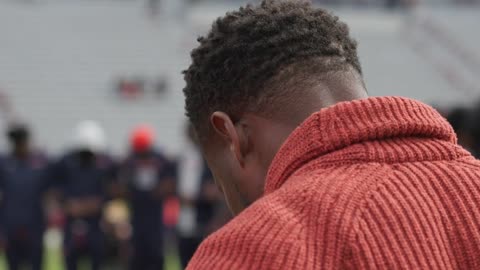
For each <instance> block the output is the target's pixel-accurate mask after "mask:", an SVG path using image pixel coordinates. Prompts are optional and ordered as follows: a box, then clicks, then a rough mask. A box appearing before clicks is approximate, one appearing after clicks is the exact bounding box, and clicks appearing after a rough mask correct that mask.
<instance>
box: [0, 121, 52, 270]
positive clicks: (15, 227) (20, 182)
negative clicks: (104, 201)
mask: <svg viewBox="0 0 480 270" xmlns="http://www.w3.org/2000/svg"><path fill="white" fill-rule="evenodd" d="M7 135H8V140H9V142H10V144H11V147H12V151H11V154H9V155H7V156H5V157H3V158H1V159H0V191H1V193H2V201H1V208H0V209H1V214H2V220H3V221H4V224H3V230H4V233H5V236H4V237H5V239H6V245H5V246H6V249H5V253H6V259H7V264H8V267H9V269H10V270H17V269H19V268H20V267H21V266H22V265H25V264H26V265H28V266H29V267H30V268H31V269H33V270H40V269H41V268H42V255H43V233H44V231H45V221H44V212H43V207H42V199H43V196H44V195H45V193H46V191H47V189H48V188H49V187H50V185H49V183H50V181H49V180H50V179H49V177H48V176H49V174H48V172H49V165H48V161H47V159H46V158H45V156H44V155H42V154H40V153H38V152H35V151H33V150H32V149H31V147H30V145H29V137H30V132H29V130H28V128H27V127H26V126H25V125H20V124H15V125H13V126H11V127H10V128H9V131H8V134H7Z"/></svg>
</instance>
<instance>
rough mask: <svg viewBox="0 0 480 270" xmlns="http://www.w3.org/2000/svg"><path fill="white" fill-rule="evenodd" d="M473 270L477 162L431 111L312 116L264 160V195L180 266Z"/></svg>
mask: <svg viewBox="0 0 480 270" xmlns="http://www.w3.org/2000/svg"><path fill="white" fill-rule="evenodd" d="M340 268H342V269H480V163H479V162H478V161H476V160H475V159H474V158H473V157H472V156H471V155H470V154H469V153H468V152H466V151H465V150H463V149H462V148H461V147H459V146H458V145H457V144H456V136H455V134H454V132H453V130H452V128H451V127H450V125H449V124H448V123H447V122H446V121H445V120H444V119H443V118H442V117H441V116H440V115H439V114H438V113H437V112H436V111H435V110H434V109H432V108H431V107H429V106H427V105H425V104H422V103H420V102H417V101H414V100H410V99H405V98H397V97H382V98H369V99H364V100H359V101H352V102H344V103H339V104H337V105H335V106H332V107H329V108H326V109H323V110H321V111H319V112H317V113H315V114H313V115H312V116H311V117H310V118H308V119H307V120H306V121H305V122H304V123H303V124H302V125H301V126H300V127H298V128H297V129H296V130H295V131H294V132H293V133H292V134H291V136H290V137H289V138H288V139H287V141H286V142H285V144H284V145H283V146H282V147H281V149H280V151H279V152H278V154H277V155H276V157H275V158H274V160H273V162H272V165H271V168H270V171H269V173H268V176H267V179H266V186H265V195H264V196H263V197H262V198H261V199H259V200H258V201H256V202H255V203H254V204H252V205H251V206H250V207H248V208H247V209H246V210H244V211H243V212H242V213H241V214H240V215H238V216H237V217H236V218H234V219H233V220H232V221H231V222H230V223H228V224H227V225H226V226H224V227H223V228H222V229H220V230H219V231H218V232H216V233H215V234H213V235H212V236H211V237H209V238H208V239H207V240H206V241H204V243H202V245H201V246H200V248H199V250H198V251H197V253H196V254H195V256H194V258H193V259H192V261H191V262H190V264H189V266H188V269H190V270H194V269H207V270H217V269H275V270H276V269H340Z"/></svg>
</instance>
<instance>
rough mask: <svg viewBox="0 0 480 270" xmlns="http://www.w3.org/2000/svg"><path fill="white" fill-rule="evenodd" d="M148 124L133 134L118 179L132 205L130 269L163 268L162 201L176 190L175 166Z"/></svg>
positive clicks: (138, 128)
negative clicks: (128, 151) (162, 151)
mask: <svg viewBox="0 0 480 270" xmlns="http://www.w3.org/2000/svg"><path fill="white" fill-rule="evenodd" d="M154 137H155V134H154V132H153V129H152V128H151V127H149V126H145V125H144V126H140V127H137V128H136V129H135V130H134V131H133V132H132V134H131V137H130V147H131V153H130V155H129V157H128V158H127V159H126V160H125V161H124V162H123V164H122V167H121V171H120V176H119V180H120V183H121V184H122V185H123V186H124V190H126V195H127V198H128V199H129V201H130V207H131V211H132V213H131V223H132V229H133V233H132V249H133V250H132V256H131V261H130V269H132V270H134V269H145V270H148V269H163V266H164V240H163V239H164V237H163V234H164V224H163V220H162V217H163V215H162V213H163V202H164V200H165V199H166V198H167V197H168V196H170V195H172V194H173V193H174V191H175V183H174V169H173V166H172V162H170V161H169V160H168V159H167V158H166V157H165V156H164V155H163V154H162V153H161V152H160V151H158V150H156V149H155V147H154Z"/></svg>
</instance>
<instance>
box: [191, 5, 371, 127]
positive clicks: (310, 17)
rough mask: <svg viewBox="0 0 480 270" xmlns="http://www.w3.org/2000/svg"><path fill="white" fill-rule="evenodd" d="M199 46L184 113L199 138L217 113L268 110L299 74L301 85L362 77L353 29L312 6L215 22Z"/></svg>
mask: <svg viewBox="0 0 480 270" xmlns="http://www.w3.org/2000/svg"><path fill="white" fill-rule="evenodd" d="M198 42H199V43H200V45H199V46H198V47H197V48H196V49H194V50H193V51H192V53H191V58H192V64H191V65H190V67H189V68H188V69H187V70H185V71H184V72H183V73H184V76H185V81H186V87H185V88H184V90H183V92H184V94H185V108H186V114H187V116H188V117H189V119H190V121H191V122H192V124H193V125H194V127H195V129H196V131H197V134H199V133H203V131H205V130H206V129H208V127H209V126H210V125H209V123H208V117H209V115H210V114H211V113H213V112H214V111H223V112H225V113H227V114H228V115H230V117H232V118H233V119H238V118H239V117H240V116H241V114H242V113H244V112H245V111H247V110H252V111H261V110H264V109H265V108H266V107H268V106H266V105H267V104H271V100H270V101H269V98H266V97H275V96H276V95H280V94H281V92H282V90H285V88H286V87H285V84H287V83H288V82H287V80H292V77H295V76H296V75H298V74H301V75H302V76H301V78H299V82H300V83H306V81H308V78H310V77H317V78H320V77H321V76H322V74H326V73H329V72H332V71H343V70H345V71H347V70H352V69H353V70H355V71H356V72H358V74H359V75H361V74H362V70H361V67H360V63H359V60H358V56H357V43H356V42H355V41H354V40H353V39H352V38H351V37H350V35H349V28H348V26H347V25H346V24H345V23H343V22H340V21H339V19H338V17H337V16H333V15H332V14H330V13H329V12H327V11H326V10H323V9H320V8H315V7H313V6H312V4H311V3H310V2H309V1H301V0H297V1H294V0H264V1H262V3H261V4H260V5H258V6H252V5H247V6H246V7H241V8H240V9H239V10H238V11H234V12H229V13H227V14H226V15H225V16H224V17H221V18H218V19H217V20H216V21H215V22H214V23H213V26H212V28H211V30H210V32H209V33H208V35H207V36H205V37H200V38H198ZM305 75H314V76H305ZM292 85H294V84H292ZM199 135H200V134H199Z"/></svg>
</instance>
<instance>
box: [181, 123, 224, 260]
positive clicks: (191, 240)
mask: <svg viewBox="0 0 480 270" xmlns="http://www.w3.org/2000/svg"><path fill="white" fill-rule="evenodd" d="M186 135H187V141H186V144H185V147H184V149H183V151H182V154H181V156H180V158H179V160H178V164H177V170H178V172H177V175H178V189H177V192H178V195H179V198H180V202H181V208H180V217H179V222H178V238H179V254H180V261H181V264H182V267H183V268H185V267H186V266H187V264H188V262H189V261H190V259H191V258H192V256H193V254H194V253H195V251H196V250H197V247H198V246H199V245H200V243H201V242H202V240H203V239H204V238H205V236H207V235H208V234H210V233H211V232H213V231H214V230H216V229H218V228H219V227H220V226H222V225H223V224H224V223H225V222H226V220H227V219H228V217H229V216H230V214H229V213H228V210H227V208H226V207H225V204H224V201H223V195H222V194H221V193H220V191H219V189H218V188H217V186H216V185H215V182H214V181H213V176H212V174H211V172H210V170H209V169H208V167H207V165H206V162H205V161H204V159H203V156H202V154H201V153H200V151H199V149H198V146H197V143H196V140H195V135H194V131H193V129H192V127H191V126H190V125H188V127H187V131H186ZM222 210H223V211H222Z"/></svg>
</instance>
